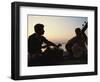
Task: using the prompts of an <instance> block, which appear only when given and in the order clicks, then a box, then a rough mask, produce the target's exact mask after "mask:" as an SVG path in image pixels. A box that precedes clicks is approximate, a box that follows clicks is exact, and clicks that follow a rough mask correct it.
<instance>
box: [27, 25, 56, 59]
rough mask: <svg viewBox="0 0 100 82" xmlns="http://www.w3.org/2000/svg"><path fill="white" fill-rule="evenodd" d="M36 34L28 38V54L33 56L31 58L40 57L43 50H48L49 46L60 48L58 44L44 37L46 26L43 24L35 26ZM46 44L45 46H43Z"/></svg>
mask: <svg viewBox="0 0 100 82" xmlns="http://www.w3.org/2000/svg"><path fill="white" fill-rule="evenodd" d="M34 30H35V33H33V34H32V35H31V36H29V38H28V52H29V54H30V56H31V58H32V57H33V58H35V57H36V56H39V55H41V54H42V50H41V49H42V48H46V47H48V46H54V47H58V46H57V45H56V44H54V43H52V42H50V41H48V40H47V39H46V38H45V37H44V36H42V35H43V34H44V32H45V31H44V25H43V24H36V25H35V26H34ZM43 43H45V44H46V45H45V46H42V44H43Z"/></svg>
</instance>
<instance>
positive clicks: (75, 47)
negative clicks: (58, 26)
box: [65, 22, 88, 57]
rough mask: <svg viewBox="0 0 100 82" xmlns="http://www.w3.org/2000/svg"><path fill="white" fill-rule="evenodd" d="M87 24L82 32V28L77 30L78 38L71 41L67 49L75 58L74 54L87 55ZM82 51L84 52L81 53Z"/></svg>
mask: <svg viewBox="0 0 100 82" xmlns="http://www.w3.org/2000/svg"><path fill="white" fill-rule="evenodd" d="M87 27H88V26H87V23H86V22H85V25H84V26H83V28H82V30H81V29H80V28H76V29H75V33H76V36H75V37H73V38H72V39H70V40H69V41H68V42H67V44H66V46H65V48H66V50H67V51H68V53H69V55H70V56H71V57H73V55H74V54H76V55H77V54H79V55H80V54H83V52H84V53H85V54H86V53H87V49H86V44H87V36H86V34H85V30H86V29H87ZM81 51H82V52H81Z"/></svg>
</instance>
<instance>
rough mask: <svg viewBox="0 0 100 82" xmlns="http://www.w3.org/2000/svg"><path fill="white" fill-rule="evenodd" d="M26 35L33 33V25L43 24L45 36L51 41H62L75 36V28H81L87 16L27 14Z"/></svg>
mask: <svg viewBox="0 0 100 82" xmlns="http://www.w3.org/2000/svg"><path fill="white" fill-rule="evenodd" d="M27 18H28V37H29V36H30V35H31V34H32V33H34V25H35V24H37V23H41V24H44V30H45V33H44V35H43V36H45V37H46V38H47V39H48V40H50V41H53V42H60V43H64V42H67V41H68V40H69V39H71V38H72V37H73V36H75V28H77V27H79V28H82V24H84V21H88V18H87V17H69V16H38V15H28V17H27ZM86 33H87V32H86Z"/></svg>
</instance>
